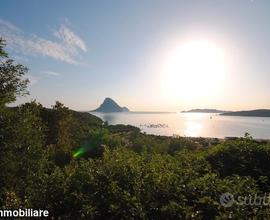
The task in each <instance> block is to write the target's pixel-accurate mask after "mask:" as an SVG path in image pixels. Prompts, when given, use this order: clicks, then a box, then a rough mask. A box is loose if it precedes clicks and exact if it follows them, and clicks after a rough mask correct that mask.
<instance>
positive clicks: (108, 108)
mask: <svg viewBox="0 0 270 220" xmlns="http://www.w3.org/2000/svg"><path fill="white" fill-rule="evenodd" d="M94 111H95V112H128V111H129V109H128V108H126V107H121V106H119V105H118V104H117V103H116V102H115V101H114V100H113V99H111V98H109V97H106V98H105V99H104V101H103V103H102V104H101V105H100V106H99V107H98V108H97V109H96V110H94Z"/></svg>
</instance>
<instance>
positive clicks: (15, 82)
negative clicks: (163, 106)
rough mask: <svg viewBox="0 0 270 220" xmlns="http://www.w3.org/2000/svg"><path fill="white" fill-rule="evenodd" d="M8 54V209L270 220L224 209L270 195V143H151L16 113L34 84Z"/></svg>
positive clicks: (4, 85) (1, 139)
mask: <svg viewBox="0 0 270 220" xmlns="http://www.w3.org/2000/svg"><path fill="white" fill-rule="evenodd" d="M3 46H4V45H3V41H2V40H1V41H0V57H1V63H0V77H1V78H0V96H1V102H0V114H1V115H0V130H1V133H0V134H1V135H0V170H1V172H0V209H7V208H10V209H15V208H20V207H21V208H36V209H48V210H49V212H50V217H51V218H53V219H229V218H231V219H269V217H270V216H269V215H270V214H269V213H270V212H269V206H249V205H237V204H235V205H233V206H231V207H227V208H226V207H223V206H222V205H221V204H220V201H219V198H220V196H221V195H222V194H223V193H225V192H230V193H232V194H233V195H234V196H235V197H237V196H249V195H255V194H258V195H260V194H264V193H268V192H269V186H270V179H269V178H270V172H269V165H270V145H269V143H257V142H256V141H255V140H253V139H252V138H251V137H250V136H246V137H245V138H242V139H240V140H236V141H223V142H222V141H217V142H216V144H214V145H213V144H212V145H211V144H209V143H208V140H207V139H203V138H194V139H191V138H185V137H162V136H154V135H146V134H142V133H140V130H139V129H138V128H135V127H133V126H125V125H115V126H112V125H108V124H107V123H103V122H102V121H101V120H100V119H99V118H97V117H95V116H93V115H91V114H88V113H81V112H75V111H72V110H70V109H68V108H67V107H65V106H64V105H63V104H62V103H60V102H56V104H55V105H54V106H53V107H52V108H51V109H47V108H44V107H43V106H42V105H41V104H39V103H37V102H36V101H33V102H31V103H26V104H24V105H20V106H18V107H13V108H11V107H7V104H9V103H11V102H13V101H14V100H15V99H16V97H18V96H21V95H25V94H27V91H26V85H27V82H28V81H27V80H24V78H23V76H24V74H25V73H26V72H27V68H25V67H23V66H22V65H18V64H15V63H14V61H12V60H10V59H9V58H8V56H7V54H6V53H5V51H4V50H3Z"/></svg>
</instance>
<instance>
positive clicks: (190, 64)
mask: <svg viewBox="0 0 270 220" xmlns="http://www.w3.org/2000/svg"><path fill="white" fill-rule="evenodd" d="M225 73H226V62H225V56H224V51H223V50H222V48H220V47H218V46H217V45H215V44H214V43H211V42H209V41H206V40H200V41H191V42H187V43H185V44H182V45H180V46H178V47H176V48H174V49H173V50H172V51H171V52H170V53H169V55H168V58H167V61H165V65H164V69H163V77H162V84H163V90H164V92H165V94H166V97H168V98H173V99H177V100H179V99H188V100H194V99H198V98H205V97H209V96H210V95H212V94H213V93H217V92H218V91H219V89H220V88H221V87H222V86H223V84H224V80H225Z"/></svg>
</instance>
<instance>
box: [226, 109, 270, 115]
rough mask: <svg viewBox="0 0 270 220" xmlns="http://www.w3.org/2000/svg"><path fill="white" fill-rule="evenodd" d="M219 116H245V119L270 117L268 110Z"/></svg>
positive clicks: (269, 110)
mask: <svg viewBox="0 0 270 220" xmlns="http://www.w3.org/2000/svg"><path fill="white" fill-rule="evenodd" d="M221 115H229V116H247V117H270V109H256V110H250V111H235V112H226V113H223V114H221Z"/></svg>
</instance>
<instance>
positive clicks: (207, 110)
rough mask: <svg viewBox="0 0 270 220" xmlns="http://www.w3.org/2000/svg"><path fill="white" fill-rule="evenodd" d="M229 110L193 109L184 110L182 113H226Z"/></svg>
mask: <svg viewBox="0 0 270 220" xmlns="http://www.w3.org/2000/svg"><path fill="white" fill-rule="evenodd" d="M226 112H227V111H222V110H217V109H207V108H206V109H191V110H188V111H182V113H226Z"/></svg>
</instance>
